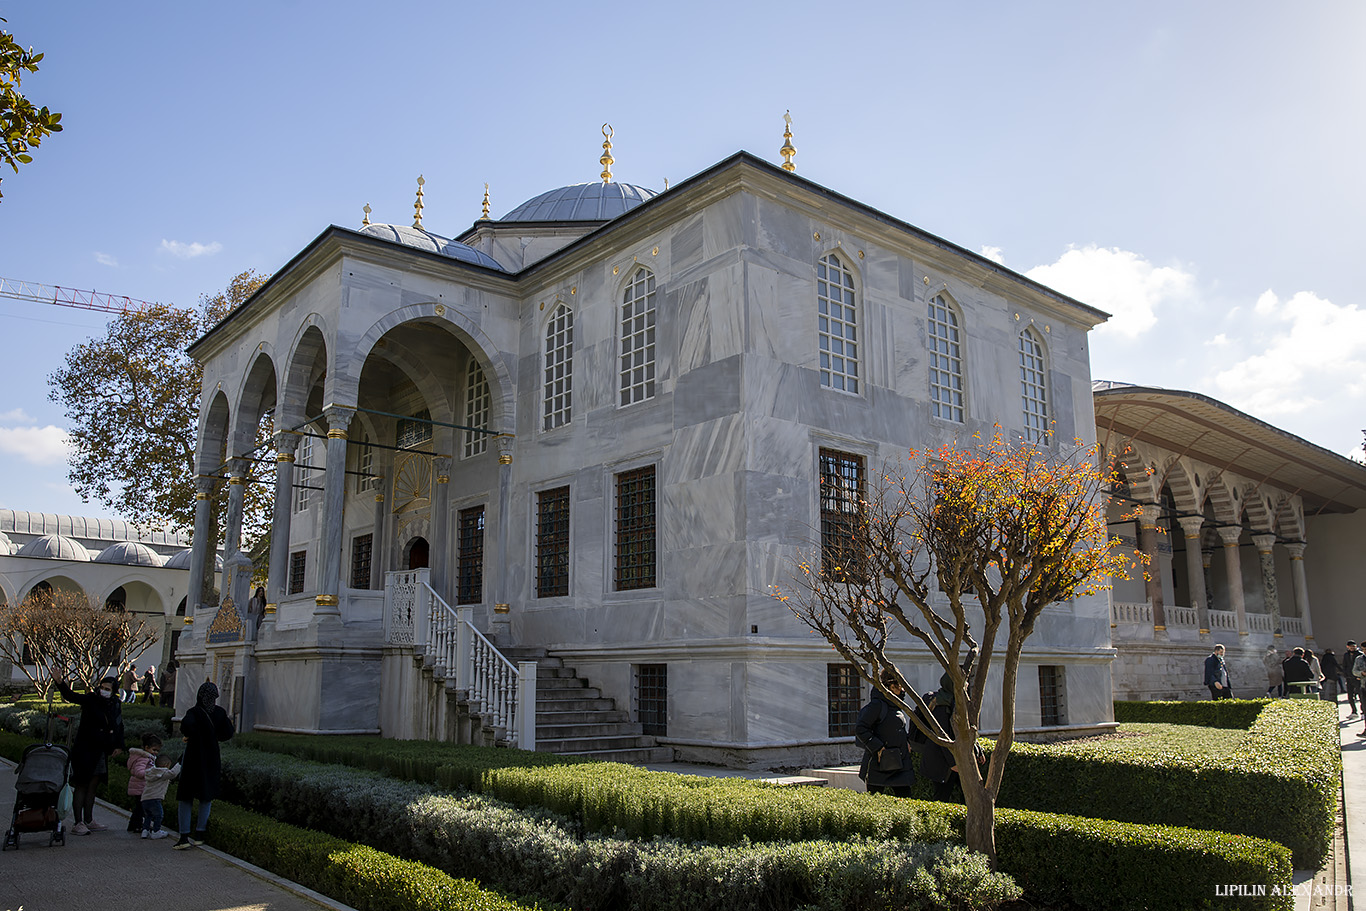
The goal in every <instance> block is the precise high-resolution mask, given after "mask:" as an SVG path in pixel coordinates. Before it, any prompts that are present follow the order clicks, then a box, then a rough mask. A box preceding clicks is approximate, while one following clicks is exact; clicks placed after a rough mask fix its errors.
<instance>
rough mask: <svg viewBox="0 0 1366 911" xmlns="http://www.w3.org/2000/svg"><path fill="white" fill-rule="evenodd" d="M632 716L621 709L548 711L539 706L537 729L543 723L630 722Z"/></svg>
mask: <svg viewBox="0 0 1366 911" xmlns="http://www.w3.org/2000/svg"><path fill="white" fill-rule="evenodd" d="M630 721H631V718H630V716H629V715H628V714H627V713H626V712H624V711H622V710H621V709H596V710H593V711H585V712H568V711H566V712H546V711H542V710H541V709H540V707H539V706H537V711H536V730H538V731H539V730H540V729H541V725H543V724H546V725H567V724H628V723H630Z"/></svg>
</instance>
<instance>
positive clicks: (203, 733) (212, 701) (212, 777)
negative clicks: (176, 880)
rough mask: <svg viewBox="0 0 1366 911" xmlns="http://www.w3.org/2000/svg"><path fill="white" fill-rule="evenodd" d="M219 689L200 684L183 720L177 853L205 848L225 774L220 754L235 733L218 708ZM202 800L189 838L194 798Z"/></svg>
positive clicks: (224, 714)
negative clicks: (212, 814) (196, 821)
mask: <svg viewBox="0 0 1366 911" xmlns="http://www.w3.org/2000/svg"><path fill="white" fill-rule="evenodd" d="M217 702H218V687H216V686H214V685H213V684H212V683H209V682H208V681H205V682H204V683H202V684H200V687H199V692H198V694H197V695H196V697H195V704H194V705H193V706H191V707H190V709H189V710H188V711H186V712H185V715H184V717H182V718H181V719H180V733H181V734H182V735H184V736H183V737H182V739H183V740H184V741H185V756H184V757H183V758H182V759H181V760H180V788H179V791H178V792H177V796H178V797H179V800H180V841H178V842H176V843H175V848H176V849H177V850H182V849H184V848H189V847H193V846H194V845H202V844H203V843H204V831H205V829H207V828H208V825H209V812H210V811H211V810H212V809H213V799H214V798H215V797H217V796H218V778H219V775H220V774H221V773H222V759H221V757H220V755H219V752H218V744H219V743H220V742H221V741H224V740H229V739H231V737H232V735H233V733H234V729H233V726H232V719H230V718H229V717H228V713H227V712H225V711H223V708H222V707H221V706H219V705H218V704H217ZM196 797H197V798H199V820H198V822H199V825H197V826H195V829H194V834H193V835H191V834H190V815H191V812H190V811H191V810H192V809H193V802H194V799H195V798H196Z"/></svg>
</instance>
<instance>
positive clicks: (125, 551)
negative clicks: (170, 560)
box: [95, 541, 164, 566]
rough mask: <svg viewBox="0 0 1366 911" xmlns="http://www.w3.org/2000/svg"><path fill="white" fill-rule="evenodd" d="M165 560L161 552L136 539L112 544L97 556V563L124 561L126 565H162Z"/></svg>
mask: <svg viewBox="0 0 1366 911" xmlns="http://www.w3.org/2000/svg"><path fill="white" fill-rule="evenodd" d="M163 561H164V558H163V557H162V556H161V554H159V553H157V552H156V551H154V550H152V548H150V547H148V546H147V545H146V544H138V543H137V542H135V541H120V542H119V543H118V544H110V545H109V546H108V547H106V548H105V549H104V550H102V551H100V553H99V556H97V557H96V558H95V562H96V563H122V564H124V565H126V566H160V565H161V564H162V563H163Z"/></svg>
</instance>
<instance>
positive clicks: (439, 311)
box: [436, 304, 446, 316]
mask: <svg viewBox="0 0 1366 911" xmlns="http://www.w3.org/2000/svg"><path fill="white" fill-rule="evenodd" d="M436 315H437V316H445V315H446V305H445V304H437V305H436Z"/></svg>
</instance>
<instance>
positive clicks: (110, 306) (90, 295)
mask: <svg viewBox="0 0 1366 911" xmlns="http://www.w3.org/2000/svg"><path fill="white" fill-rule="evenodd" d="M0 297H10V298H13V299H15V300H21V301H33V302H34V303H38V304H56V305H57V306H59V307H75V308H76V309H78V310H99V311H101V312H103V313H126V312H128V311H129V310H145V309H146V308H148V307H153V306H156V305H155V304H153V303H151V302H150V301H143V300H138V299H136V298H132V297H124V296H121V295H117V294H104V293H102V292H99V291H78V290H76V289H75V288H63V287H62V286H61V285H43V284H39V283H38V282H21V281H17V280H15V279H12V278H0Z"/></svg>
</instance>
